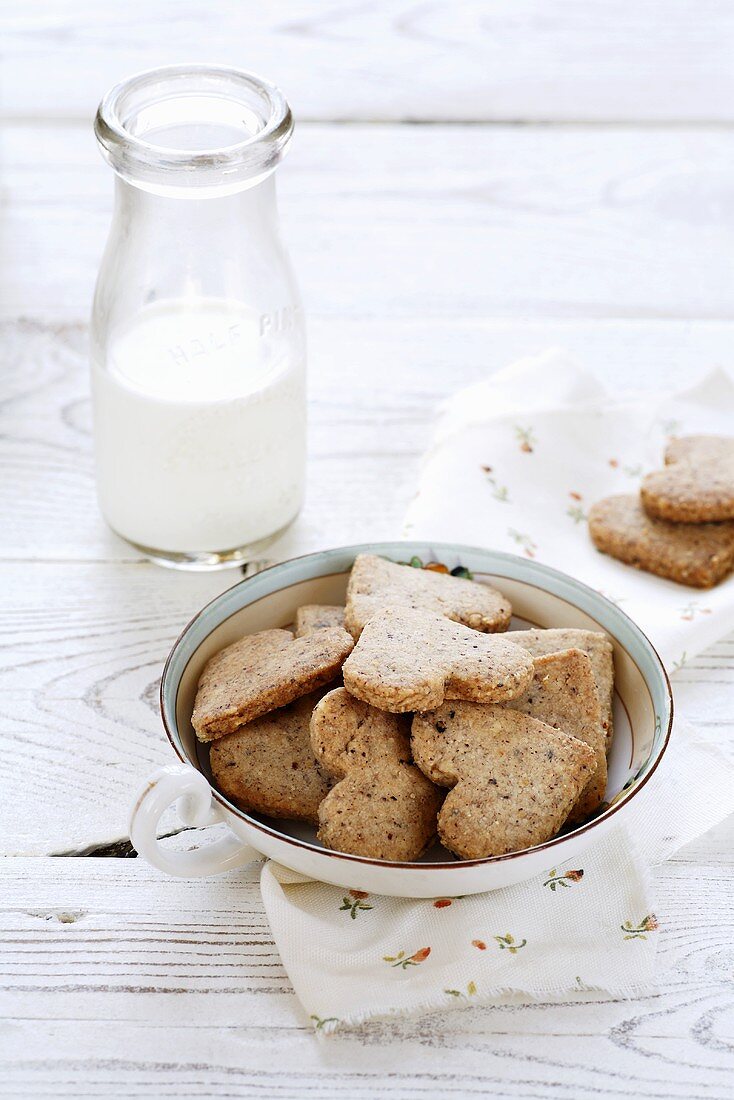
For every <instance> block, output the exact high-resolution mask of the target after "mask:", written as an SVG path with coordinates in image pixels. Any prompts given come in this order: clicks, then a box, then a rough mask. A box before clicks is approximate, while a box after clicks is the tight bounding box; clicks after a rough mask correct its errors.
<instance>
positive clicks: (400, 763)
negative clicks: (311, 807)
mask: <svg viewBox="0 0 734 1100" xmlns="http://www.w3.org/2000/svg"><path fill="white" fill-rule="evenodd" d="M311 745H312V748H313V750H314V754H315V756H316V759H317V760H318V761H319V763H320V765H321V767H322V768H323V770H324V771H325V772H327V773H328V775H329V776H330V777H331V778H332V779H334V780H337V781H338V782H337V783H336V786H335V787H334V788H333V790H332V791H331V792H330V794H328V795H327V797H326V798H325V799H324V801H323V802H322V803H321V806H320V808H319V834H318V835H319V840H320V841H321V843H322V844H324V845H325V846H326V847H327V848H332V849H334V850H336V851H340V852H350V853H351V854H352V855H358V856H366V857H368V858H370V859H390V860H396V861H400V862H405V861H409V860H415V859H418V858H419V856H421V855H422V854H423V852H424V851H425V850H426V848H428V847H429V845H430V844H431V843H432V841H433V839H434V838H435V835H436V815H437V813H438V810H439V807H440V805H441V801H442V798H443V792H442V791H439V789H438V788H437V787H435V786H434V785H433V783H431V782H430V780H428V779H426V777H425V776H424V775H423V773H422V772H421V771H419V770H418V768H416V767H415V766H414V765H413V764H412V763H411V756H410V720H409V719H408V718H406V717H405V716H403V715H401V714H386V713H385V712H384V711H381V710H376V709H375V708H374V707H371V706H369V704H367V703H363V702H361V701H360V700H359V699H354V698H353V697H352V696H351V695H349V694H348V692H346V691H345V690H344V688H336V689H335V690H334V691H330V692H329V694H328V695H325V696H324V698H323V699H322V700H321V701H320V703H319V704H318V706H317V707H316V708H315V709H314V712H313V716H312V718H311Z"/></svg>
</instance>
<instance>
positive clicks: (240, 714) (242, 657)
mask: <svg viewBox="0 0 734 1100" xmlns="http://www.w3.org/2000/svg"><path fill="white" fill-rule="evenodd" d="M353 646H354V639H353V638H352V636H351V634H348V633H347V632H346V630H343V629H342V628H341V627H331V628H329V629H328V630H317V631H314V632H313V633H312V634H307V635H306V636H305V637H303V638H294V637H293V635H292V634H291V632H290V630H261V631H260V632H259V633H257V634H248V635H246V636H245V637H244V638H241V639H240V640H239V641H238V642H235V643H234V644H233V645H230V646H227V648H226V649H223V650H221V651H220V652H219V653H216V654H215V655H214V656H213V657H212V658H211V660H210V661H209V662H208V663H207V665H206V667H205V668H204V671H203V673H202V675H201V679H200V680H199V686H198V690H197V692H196V701H195V703H194V712H193V714H192V715H191V724H192V726H193V727H194V730H195V731H196V736H197V737H198V738H199V740H200V741H213V740H214V739H215V738H217V737H224V736H225V735H226V734H228V733H234V731H235V730H236V729H239V727H240V726H244V725H245V724H246V723H247V722H252V721H253V720H254V719H255V718H259V717H260V716H261V715H263V714H267V713H268V712H269V711H271V710H275V709H276V708H278V707H283V706H285V705H286V704H287V703H292V702H293V700H294V699H299V698H300V697H301V696H302V695H307V694H308V693H309V692H310V691H314V690H315V689H316V688H318V687H322V686H324V685H325V684H329V683H331V681H332V680H334V679H335V678H336V677H337V676H338V675H339V671H340V669H341V666H342V663H343V661H344V658H345V657H346V656H347V654H348V653H350V652H351V650H352V647H353Z"/></svg>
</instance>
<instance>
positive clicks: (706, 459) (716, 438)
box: [640, 435, 734, 523]
mask: <svg viewBox="0 0 734 1100" xmlns="http://www.w3.org/2000/svg"><path fill="white" fill-rule="evenodd" d="M665 462H666V466H665V469H663V470H655V471H654V472H653V473H651V474H648V475H647V476H646V477H645V478H644V480H643V482H642V487H641V489H640V496H641V499H642V504H643V507H644V509H645V511H646V512H647V513H648V515H650V516H653V517H654V518H655V519H667V520H672V521H673V522H675V523H709V522H711V521H721V520H734V438H732V437H730V436H723V435H689V436H681V437H680V438H679V439H673V440H671V442H670V444H669V445H668V447H667V449H666V451H665Z"/></svg>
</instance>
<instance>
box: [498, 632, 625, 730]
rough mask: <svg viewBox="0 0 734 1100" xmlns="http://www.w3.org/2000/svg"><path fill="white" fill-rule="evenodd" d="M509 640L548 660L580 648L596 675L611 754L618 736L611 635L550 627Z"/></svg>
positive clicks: (520, 634) (532, 654) (519, 633)
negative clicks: (552, 656) (555, 655)
mask: <svg viewBox="0 0 734 1100" xmlns="http://www.w3.org/2000/svg"><path fill="white" fill-rule="evenodd" d="M508 637H509V639H510V640H511V641H517V644H518V645H521V646H522V647H523V649H527V651H528V653H530V654H531V656H532V657H545V656H546V655H547V654H549V653H560V652H563V651H565V650H568V649H580V650H581V652H582V653H585V654H586V655H587V657H588V658H589V660H590V661H591V667H592V669H593V672H594V680H595V681H596V690H597V693H598V696H599V705H600V706H601V717H602V725H603V727H604V733H605V739H606V747H607V752H609V747H610V745H611V743H612V738H613V736H614V709H613V708H614V650H613V648H612V643H611V641H610V640H609V638H608V637H607V635H606V634H604V633H603V632H602V631H598V630H578V629H576V628H575V627H549V628H548V629H547V630H543V629H542V628H540V627H533V628H532V629H531V630H522V631H518V632H517V636H515V632H514V631H513V633H512V634H509V635H508Z"/></svg>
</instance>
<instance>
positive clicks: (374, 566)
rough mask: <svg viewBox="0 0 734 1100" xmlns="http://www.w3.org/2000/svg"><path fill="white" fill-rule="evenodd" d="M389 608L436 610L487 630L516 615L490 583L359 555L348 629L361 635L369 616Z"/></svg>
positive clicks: (350, 589)
mask: <svg viewBox="0 0 734 1100" xmlns="http://www.w3.org/2000/svg"><path fill="white" fill-rule="evenodd" d="M386 607H408V608H415V609H419V610H421V611H431V612H433V613H434V614H435V615H444V616H445V617H446V618H447V619H453V621H454V622H457V623H463V624H464V625H465V626H470V627H472V628H473V629H474V630H482V631H484V632H486V633H495V632H496V631H502V630H507V627H508V626H509V625H510V618H511V616H512V608H511V607H510V601H509V600H506V599H505V597H504V596H503V595H502V593H501V592H498V591H497V590H496V589H495V588H490V586H489V585H488V584H478V583H477V582H476V581H469V580H465V579H464V578H462V577H452V576H451V575H450V574H446V573H434V572H432V571H431V570H429V569H413V568H412V566H409V565H396V564H395V562H392V561H386V560H385V558H378V557H375V556H374V555H373V554H359V555H358V556H357V558H356V559H355V562H354V565H353V567H352V572H351V575H350V577H349V586H348V588H347V608H346V614H345V623H346V627H347V630H348V631H349V632H350V633H351V634H353V635H354V637H355V638H358V637H359V635H360V633H361V632H362V629H363V627H364V625H365V623H366V622H367V620H368V619H370V618H372V616H373V615H374V614H375V613H376V612H378V611H383V610H384V609H385V608H386Z"/></svg>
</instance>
